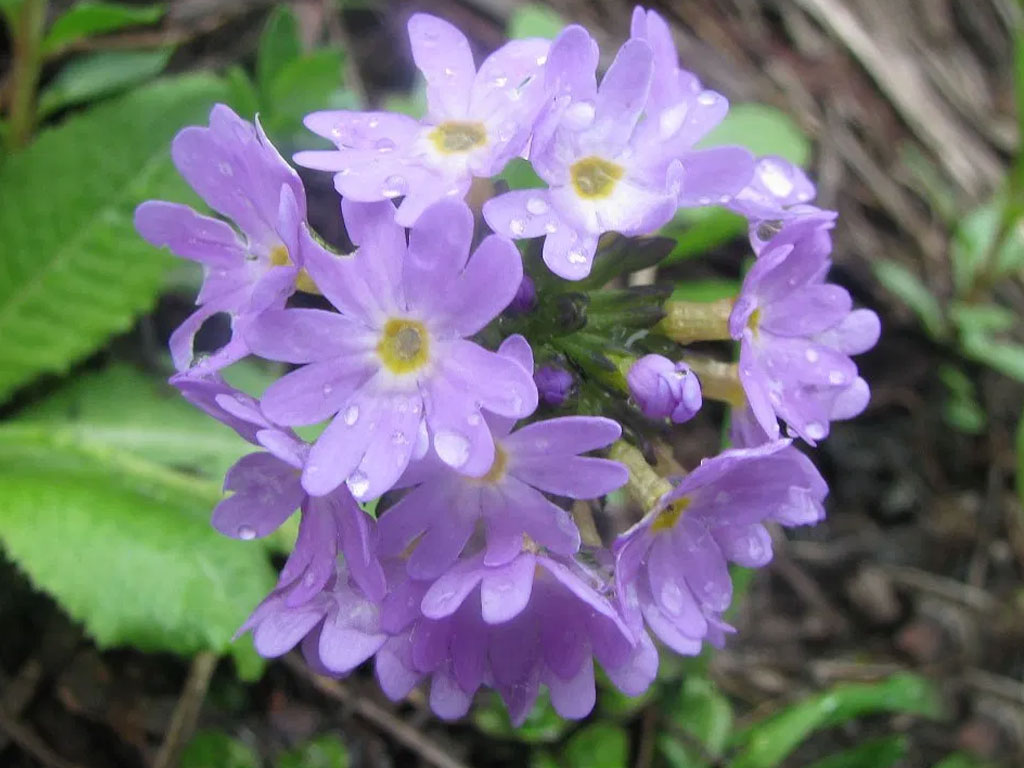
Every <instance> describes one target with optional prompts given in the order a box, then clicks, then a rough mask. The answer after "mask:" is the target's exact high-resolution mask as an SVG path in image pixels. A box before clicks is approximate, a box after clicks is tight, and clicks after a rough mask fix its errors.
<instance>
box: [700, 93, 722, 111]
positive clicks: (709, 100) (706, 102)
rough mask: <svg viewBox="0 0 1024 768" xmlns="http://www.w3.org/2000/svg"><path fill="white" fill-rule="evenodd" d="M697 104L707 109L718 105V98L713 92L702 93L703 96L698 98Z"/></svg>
mask: <svg viewBox="0 0 1024 768" xmlns="http://www.w3.org/2000/svg"><path fill="white" fill-rule="evenodd" d="M697 103H698V104H701V105H702V106H705V107H710V106H714V105H715V104H716V103H718V96H717V95H716V94H714V93H712V92H711V91H701V94H700V95H699V96H698V97H697Z"/></svg>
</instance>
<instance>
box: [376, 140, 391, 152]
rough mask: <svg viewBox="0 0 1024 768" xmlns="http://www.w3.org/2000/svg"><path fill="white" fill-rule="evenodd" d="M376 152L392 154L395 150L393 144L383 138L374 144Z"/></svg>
mask: <svg viewBox="0 0 1024 768" xmlns="http://www.w3.org/2000/svg"><path fill="white" fill-rule="evenodd" d="M374 146H375V147H376V148H377V151H378V152H393V151H394V149H395V142H393V141H392V140H391V139H389V138H387V137H385V138H383V139H377V143H376V144H374Z"/></svg>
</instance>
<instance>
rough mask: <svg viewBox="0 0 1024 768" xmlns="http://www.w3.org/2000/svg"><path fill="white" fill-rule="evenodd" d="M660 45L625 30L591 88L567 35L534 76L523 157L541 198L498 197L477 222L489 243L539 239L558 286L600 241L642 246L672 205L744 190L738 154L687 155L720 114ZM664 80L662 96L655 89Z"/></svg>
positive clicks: (585, 61) (589, 55) (590, 51)
mask: <svg viewBox="0 0 1024 768" xmlns="http://www.w3.org/2000/svg"><path fill="white" fill-rule="evenodd" d="M658 21H660V19H659V20H658ZM662 24H663V22H662ZM637 30H640V32H641V34H637ZM666 34H667V30H666ZM664 42H665V41H664V40H663V39H662V38H661V37H658V38H657V39H656V40H653V41H652V43H653V44H652V43H649V42H648V41H647V40H646V39H644V34H643V30H641V29H640V26H636V27H635V30H634V37H633V38H632V39H630V40H629V41H627V42H626V43H625V44H624V45H623V46H622V48H621V49H620V50H619V52H618V54H617V55H616V57H615V60H614V61H613V62H612V65H611V67H610V68H609V69H608V71H607V73H606V74H605V76H604V78H603V80H602V81H601V85H600V88H599V87H598V86H597V83H596V79H595V77H594V71H595V69H596V66H597V58H598V50H597V44H596V43H595V42H594V40H593V39H592V38H591V37H590V35H589V34H588V33H587V32H586V30H584V29H583V28H582V27H579V26H575V25H574V26H570V27H567V28H566V29H565V30H564V31H563V32H562V34H560V35H559V36H558V38H557V39H556V40H555V42H554V43H553V44H552V46H551V51H550V53H549V56H548V63H547V66H546V68H545V87H546V88H547V89H548V92H549V94H550V96H551V103H550V104H549V105H548V107H547V108H546V109H545V111H544V112H543V113H542V115H541V117H540V118H539V119H538V123H537V127H536V128H535V131H534V136H533V140H532V143H531V146H530V161H531V162H532V163H533V166H534V168H535V170H536V171H537V173H538V175H539V176H540V177H541V178H542V179H543V180H544V181H545V182H547V183H548V185H549V188H548V189H540V190H538V189H532V190H519V191H514V192H509V193H507V194H504V195H501V196H499V197H497V198H494V199H492V200H489V201H488V202H487V203H485V205H484V209H483V212H484V218H485V219H486V220H487V223H488V224H489V225H490V226H491V228H492V229H493V230H494V231H495V232H500V233H502V234H506V235H508V236H510V237H516V238H522V237H541V236H543V237H545V241H544V261H545V263H547V265H548V267H549V268H550V269H551V270H552V271H553V272H554V273H555V274H557V275H560V276H561V277H564V278H566V279H569V280H579V279H581V278H583V277H586V276H587V275H588V274H589V273H590V265H591V262H592V261H593V257H594V252H595V249H596V247H597V240H598V237H600V235H601V234H602V233H604V232H609V231H614V232H619V233H621V234H624V235H642V234H648V233H650V232H653V231H655V230H657V229H658V228H659V227H661V226H662V225H663V224H665V223H666V222H668V221H669V219H671V218H672V215H673V214H674V213H675V211H676V208H677V207H678V206H679V205H687V206H689V205H707V204H709V203H711V202H718V201H719V198H721V197H722V196H723V195H731V194H734V193H735V192H737V191H739V190H740V189H741V188H742V187H743V185H745V184H746V183H747V181H748V180H749V179H750V175H751V162H752V161H751V158H750V155H749V153H748V152H747V151H746V150H743V149H739V148H719V149H713V150H702V151H693V144H694V142H695V141H696V140H697V139H699V138H700V137H701V136H702V135H703V133H704V132H706V130H710V128H711V127H712V126H713V125H714V123H715V122H717V121H718V120H720V119H721V116H722V115H724V112H725V110H726V109H727V104H726V102H725V99H723V98H722V97H721V96H719V95H718V94H714V93H713V92H711V91H704V90H701V89H700V88H699V84H698V83H696V79H695V78H693V77H692V75H689V80H687V81H686V83H684V82H683V81H684V75H688V73H682V72H681V70H679V69H678V67H677V66H676V63H675V52H674V50H671V49H670V50H667V51H666V50H665V49H664ZM669 44H670V42H669ZM668 80H672V81H673V83H674V85H672V86H671V87H662V86H663V85H665V86H667V81H668ZM655 81H658V82H659V84H658V86H657V88H655V86H654V84H653V83H654V82H655ZM649 96H650V97H651V98H649ZM641 117H643V119H641Z"/></svg>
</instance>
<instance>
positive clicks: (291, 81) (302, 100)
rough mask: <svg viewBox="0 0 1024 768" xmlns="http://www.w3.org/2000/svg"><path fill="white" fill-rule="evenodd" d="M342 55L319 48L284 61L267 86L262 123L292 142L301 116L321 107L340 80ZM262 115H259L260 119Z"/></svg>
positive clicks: (299, 129) (339, 83)
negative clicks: (264, 117) (264, 116)
mask: <svg viewBox="0 0 1024 768" xmlns="http://www.w3.org/2000/svg"><path fill="white" fill-rule="evenodd" d="M343 64H344V56H343V55H342V53H341V51H338V50H334V49H331V48H322V49H320V50H318V51H313V52H312V53H310V54H308V55H306V56H302V57H301V58H297V59H293V60H292V61H290V62H288V63H287V64H285V65H284V67H283V68H282V69H281V70H280V71H279V72H278V73H277V74H276V76H275V77H274V79H273V80H272V81H271V83H270V85H269V86H268V89H267V92H266V96H265V108H266V110H267V113H266V119H265V121H264V127H265V128H266V130H267V132H268V133H269V134H271V135H272V136H277V137H280V138H281V140H282V141H284V142H291V141H292V140H293V137H294V136H295V134H297V133H299V132H302V135H305V131H304V129H303V128H302V118H303V117H305V116H306V115H307V114H309V113H310V112H313V111H314V110H317V109H323V108H324V105H325V104H326V102H327V100H328V98H329V97H330V96H331V94H332V93H334V92H335V91H337V90H338V89H339V87H340V86H341V82H342V66H343ZM262 118H263V115H261V119H262Z"/></svg>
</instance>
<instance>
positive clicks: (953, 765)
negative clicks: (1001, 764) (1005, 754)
mask: <svg viewBox="0 0 1024 768" xmlns="http://www.w3.org/2000/svg"><path fill="white" fill-rule="evenodd" d="M932 768H996V767H995V764H993V763H990V762H989V761H988V760H982V759H981V758H980V757H975V756H974V755H970V754H968V753H966V752H954V753H953V754H951V755H947V756H946V757H944V758H943V759H942V760H940V761H939V762H937V763H936V764H935V765H934V766H932Z"/></svg>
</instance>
